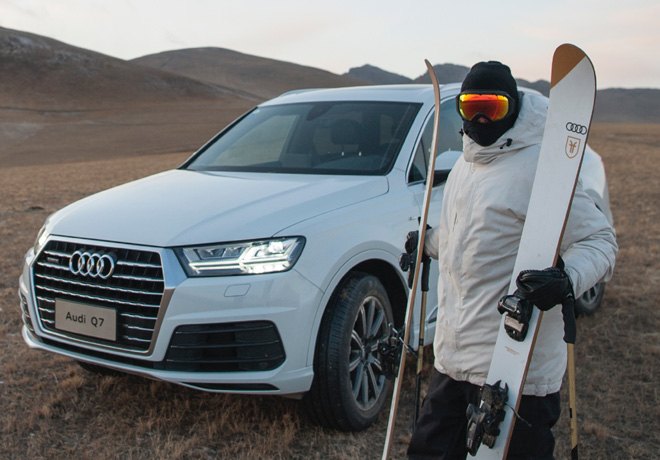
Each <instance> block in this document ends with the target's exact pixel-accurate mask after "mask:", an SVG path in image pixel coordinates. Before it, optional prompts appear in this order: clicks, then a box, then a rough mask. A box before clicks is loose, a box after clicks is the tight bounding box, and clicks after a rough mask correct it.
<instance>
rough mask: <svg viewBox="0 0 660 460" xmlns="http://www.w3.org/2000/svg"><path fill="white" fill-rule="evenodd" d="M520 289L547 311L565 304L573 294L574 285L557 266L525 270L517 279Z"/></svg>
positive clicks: (528, 298)
mask: <svg viewBox="0 0 660 460" xmlns="http://www.w3.org/2000/svg"><path fill="white" fill-rule="evenodd" d="M516 286H518V291H519V293H520V294H521V295H522V297H524V298H525V299H527V300H529V301H530V302H532V303H533V304H534V305H536V306H537V307H538V308H539V309H540V310H543V311H547V310H550V309H551V308H552V307H554V306H555V305H558V304H563V303H564V301H565V300H566V299H567V298H569V297H572V298H575V296H574V295H573V285H572V284H571V280H570V279H569V278H568V275H567V274H566V272H565V271H564V270H563V269H561V268H557V267H550V268H546V269H545V270H524V271H522V272H520V274H519V275H518V278H517V279H516Z"/></svg>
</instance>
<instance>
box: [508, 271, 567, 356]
mask: <svg viewBox="0 0 660 460" xmlns="http://www.w3.org/2000/svg"><path fill="white" fill-rule="evenodd" d="M559 264H560V266H561V267H562V268H559V267H550V268H546V269H545V270H524V271H522V272H520V274H519V275H518V278H516V286H518V289H517V290H516V292H515V293H514V294H516V295H519V296H521V297H523V298H525V299H527V300H529V301H530V302H531V303H533V304H534V305H536V306H537V307H538V308H539V309H540V310H543V311H547V310H550V309H551V308H552V307H554V306H555V305H558V304H561V306H562V314H563V316H564V342H566V343H575V338H576V335H577V325H576V324H575V294H574V293H573V285H572V284H571V280H570V279H569V277H568V275H567V274H566V272H565V271H564V269H563V262H562V261H561V259H560V262H559Z"/></svg>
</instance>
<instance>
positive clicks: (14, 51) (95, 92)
mask: <svg viewBox="0 0 660 460" xmlns="http://www.w3.org/2000/svg"><path fill="white" fill-rule="evenodd" d="M0 64H1V65H0V101H1V102H0V106H5V107H11V106H20V107H24V108H40V109H47V108H57V109H72V108H93V107H101V106H104V107H107V106H116V105H123V104H138V103H147V104H148V103H159V102H168V101H173V100H176V99H179V98H186V99H190V98H193V99H201V98H203V99H215V98H226V97H230V98H236V97H239V96H240V94H239V93H238V92H237V91H235V90H233V89H229V88H223V87H221V86H220V85H212V84H209V83H206V82H201V81H197V80H193V79H190V78H187V77H185V76H182V75H177V74H174V73H168V72H163V71H160V70H154V69H146V68H144V67H143V66H140V65H137V64H134V63H131V62H127V61H124V60H122V59H116V58H113V57H110V56H106V55H104V54H100V53H95V52H93V51H88V50H85V49H82V48H77V47H75V46H71V45H67V44H65V43H62V42H59V41H57V40H53V39H50V38H46V37H42V36H39V35H34V34H30V33H26V32H19V31H15V30H10V29H4V28H0Z"/></svg>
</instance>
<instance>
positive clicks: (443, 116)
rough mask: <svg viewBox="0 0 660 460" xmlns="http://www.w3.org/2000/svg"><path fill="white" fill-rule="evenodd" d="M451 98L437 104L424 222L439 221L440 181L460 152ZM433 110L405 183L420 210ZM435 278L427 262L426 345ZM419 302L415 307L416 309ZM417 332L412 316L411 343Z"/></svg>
mask: <svg viewBox="0 0 660 460" xmlns="http://www.w3.org/2000/svg"><path fill="white" fill-rule="evenodd" d="M454 104H455V99H454V98H453V97H451V98H447V99H445V100H444V101H442V102H441V106H440V129H439V132H438V142H437V148H436V152H435V155H436V160H435V174H434V179H435V180H434V186H433V191H432V194H431V203H430V205H429V215H428V218H427V224H428V225H430V226H432V227H433V226H436V225H438V223H439V222H440V212H441V209H442V197H443V192H444V184H445V181H446V179H447V175H448V174H449V171H451V168H452V167H453V166H454V163H456V160H457V159H458V158H459V156H460V155H461V154H462V149H463V140H462V137H461V134H460V130H461V127H462V123H461V119H460V117H459V116H458V113H457V112H456V109H455V105H454ZM434 116H435V110H431V111H430V112H429V114H428V115H427V117H426V120H425V124H424V127H423V129H422V131H421V135H420V136H419V139H418V141H417V146H416V148H415V154H414V155H413V159H412V161H411V163H410V166H409V169H408V174H407V180H408V186H409V188H410V190H411V191H412V193H414V195H415V198H416V200H417V202H418V204H419V207H420V209H422V206H423V201H424V193H425V184H426V174H427V165H428V162H429V153H430V152H431V143H432V140H433V125H434V123H433V120H434ZM437 280H438V266H437V262H436V261H432V263H431V274H430V287H429V293H428V296H427V305H426V320H425V321H426V323H425V342H426V344H429V343H431V342H432V341H433V331H434V330H435V321H436V318H437V311H438V300H437ZM420 301H421V300H420V297H418V298H417V304H419V303H420ZM419 307H420V306H419V305H416V306H415V308H416V309H417V311H419V310H418V309H419ZM418 331H419V315H415V317H414V318H413V330H412V331H411V343H415V344H416V343H417V336H418Z"/></svg>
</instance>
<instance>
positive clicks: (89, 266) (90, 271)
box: [69, 251, 115, 280]
mask: <svg viewBox="0 0 660 460" xmlns="http://www.w3.org/2000/svg"><path fill="white" fill-rule="evenodd" d="M69 270H71V273H73V274H74V275H81V276H89V277H91V278H101V279H104V280H105V279H108V278H110V277H111V276H112V274H113V273H114V272H115V259H114V257H113V256H112V255H110V254H98V253H96V252H93V253H89V252H86V251H76V252H74V253H73V254H71V258H70V259H69Z"/></svg>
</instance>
